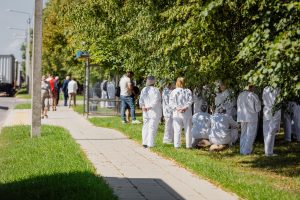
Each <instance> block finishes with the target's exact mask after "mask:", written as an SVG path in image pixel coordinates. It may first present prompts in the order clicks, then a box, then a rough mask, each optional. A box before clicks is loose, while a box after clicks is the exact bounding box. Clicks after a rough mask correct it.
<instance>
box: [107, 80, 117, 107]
mask: <svg viewBox="0 0 300 200" xmlns="http://www.w3.org/2000/svg"><path fill="white" fill-rule="evenodd" d="M115 88H116V86H115V83H114V82H112V81H109V82H108V83H107V97H108V99H111V100H114V99H115V97H116V96H115V94H116V89H115ZM115 106H116V103H115V102H114V101H108V102H107V105H106V107H107V108H114V107H115Z"/></svg>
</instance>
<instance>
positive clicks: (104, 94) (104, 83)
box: [100, 80, 108, 108]
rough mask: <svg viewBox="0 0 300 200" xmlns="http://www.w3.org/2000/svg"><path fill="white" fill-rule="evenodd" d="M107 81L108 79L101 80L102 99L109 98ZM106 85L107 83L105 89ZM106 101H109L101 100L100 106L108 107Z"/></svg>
mask: <svg viewBox="0 0 300 200" xmlns="http://www.w3.org/2000/svg"><path fill="white" fill-rule="evenodd" d="M107 83H108V81H107V80H103V81H102V82H101V99H108V94H107ZM104 85H106V87H105V89H104ZM106 103H107V102H106V101H101V102H100V107H101V108H105V107H107V106H106Z"/></svg>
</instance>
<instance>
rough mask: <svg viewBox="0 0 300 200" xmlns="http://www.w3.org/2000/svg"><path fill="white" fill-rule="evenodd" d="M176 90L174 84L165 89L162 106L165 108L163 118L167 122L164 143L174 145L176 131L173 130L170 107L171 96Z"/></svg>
mask: <svg viewBox="0 0 300 200" xmlns="http://www.w3.org/2000/svg"><path fill="white" fill-rule="evenodd" d="M173 89H174V84H171V83H170V84H168V86H167V87H165V88H164V89H163V92H162V106H163V116H164V120H165V130H164V137H163V143H164V144H172V143H173V140H174V129H173V111H172V109H171V108H170V105H169V99H170V94H171V92H172V90H173Z"/></svg>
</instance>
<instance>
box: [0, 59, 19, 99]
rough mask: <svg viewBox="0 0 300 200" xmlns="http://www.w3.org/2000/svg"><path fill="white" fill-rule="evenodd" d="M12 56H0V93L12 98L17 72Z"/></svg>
mask: <svg viewBox="0 0 300 200" xmlns="http://www.w3.org/2000/svg"><path fill="white" fill-rule="evenodd" d="M16 68H17V65H16V63H15V57H14V56H13V55H0V93H1V94H2V95H3V94H4V95H6V96H13V95H14V93H15V86H16V80H17V73H16V71H18V69H16Z"/></svg>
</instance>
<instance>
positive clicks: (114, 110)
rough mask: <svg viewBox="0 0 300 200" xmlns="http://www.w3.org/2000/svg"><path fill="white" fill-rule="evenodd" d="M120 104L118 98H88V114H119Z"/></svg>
mask: <svg viewBox="0 0 300 200" xmlns="http://www.w3.org/2000/svg"><path fill="white" fill-rule="evenodd" d="M120 105H121V103H120V100H119V99H100V98H89V115H100V116H116V115H120Z"/></svg>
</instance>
